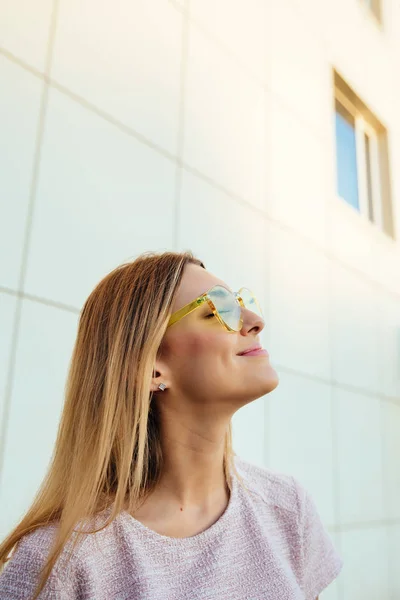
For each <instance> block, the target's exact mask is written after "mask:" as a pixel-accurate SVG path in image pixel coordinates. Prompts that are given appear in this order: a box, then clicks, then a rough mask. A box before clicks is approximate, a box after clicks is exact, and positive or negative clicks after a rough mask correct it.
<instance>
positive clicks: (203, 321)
mask: <svg viewBox="0 0 400 600" xmlns="http://www.w3.org/2000/svg"><path fill="white" fill-rule="evenodd" d="M263 328H264V320H263V317H262V312H261V309H260V306H259V304H258V302H257V299H256V297H255V296H254V295H253V293H252V292H251V291H250V290H248V289H246V288H241V290H240V291H239V292H238V293H236V292H233V291H232V290H231V289H230V287H229V286H228V285H227V284H226V283H225V282H224V281H222V280H220V279H218V277H216V276H214V275H213V274H212V273H210V272H209V271H207V270H206V268H205V266H204V265H203V263H202V262H201V261H199V260H197V259H196V258H195V257H194V256H193V254H192V253H191V252H185V253H175V252H165V253H162V254H156V253H144V254H143V255H141V256H140V257H139V258H137V259H136V260H135V261H134V262H132V263H128V264H124V265H121V266H119V267H118V268H116V269H115V270H114V271H112V272H111V273H110V274H108V275H107V276H106V277H105V278H104V279H103V280H102V281H101V282H100V283H99V284H98V285H97V287H96V288H95V289H94V291H93V292H92V293H91V294H90V296H89V298H88V299H87V301H86V303H85V305H84V307H83V310H82V313H81V316H80V322H79V329H78V334H77V339H76V344H75V348H74V351H73V356H72V361H71V364H70V371H69V376H68V380H67V386H66V398H65V404H64V410H63V414H62V417H61V421H60V426H59V431H58V437H57V440H56V445H55V451H54V454H53V457H52V462H51V465H50V468H49V471H48V474H47V476H46V478H45V480H44V482H43V484H42V486H41V488H40V490H39V493H38V495H37V496H36V498H35V500H34V502H33V504H32V506H31V508H30V509H29V511H28V512H27V513H26V515H25V516H24V518H23V519H22V521H21V522H20V523H19V524H18V526H17V527H16V528H15V529H14V530H13V531H12V532H11V533H10V534H9V536H8V537H7V538H6V539H5V540H4V541H3V543H2V544H1V546H0V566H1V565H5V566H4V568H3V571H2V573H1V574H0V598H1V600H11V599H12V600H22V599H28V598H29V600H36V599H37V598H42V599H49V600H52V599H54V600H56V599H57V600H58V599H59V600H62V599H65V600H72V599H76V600H78V599H79V600H89V599H90V600H93V599H96V600H186V599H190V600H245V599H246V600H251V599H253V600H255V599H257V600H261V599H267V598H268V599H274V600H280V599H281V600H284V599H285V600H286V599H289V598H290V599H293V600H304V599H306V600H315V598H316V597H317V595H318V594H319V593H320V592H321V591H322V590H323V589H324V588H325V587H326V586H327V585H328V584H329V583H330V582H331V581H332V580H333V579H334V578H335V577H336V576H337V575H338V573H339V571H340V570H341V567H342V560H341V558H340V556H339V555H338V554H337V552H336V550H335V548H334V546H333V544H332V541H331V539H330V537H329V535H328V534H327V532H326V531H325V529H324V527H323V525H322V523H321V520H320V518H319V516H318V513H317V510H316V507H315V504H314V502H313V500H312V498H311V496H310V495H309V494H308V493H307V491H306V490H305V489H304V488H303V487H302V485H300V483H299V482H298V481H297V480H296V479H295V478H293V477H291V476H290V475H284V474H282V473H279V472H277V471H274V470H272V469H267V468H261V467H258V466H255V465H253V464H251V463H249V462H246V461H245V460H244V459H241V458H240V457H238V456H237V455H236V454H235V453H234V452H233V450H232V432H231V419H232V416H233V415H234V413H235V412H236V411H237V410H239V409H240V408H241V407H242V406H244V405H246V404H248V403H249V402H252V401H253V400H256V399H257V398H260V397H261V396H263V395H265V394H268V393H269V392H271V391H272V390H274V389H275V388H276V386H277V385H278V376H277V374H276V372H275V371H274V369H273V368H272V367H271V365H270V363H269V358H268V353H267V352H266V351H262V350H256V348H260V342H259V334H260V332H261V331H262V329H263Z"/></svg>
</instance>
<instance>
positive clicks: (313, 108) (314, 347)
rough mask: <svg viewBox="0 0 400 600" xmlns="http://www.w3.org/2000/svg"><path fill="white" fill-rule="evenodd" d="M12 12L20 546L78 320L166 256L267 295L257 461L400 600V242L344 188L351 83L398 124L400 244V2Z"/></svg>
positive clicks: (11, 276) (12, 265) (8, 493)
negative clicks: (269, 374) (301, 497)
mask: <svg viewBox="0 0 400 600" xmlns="http://www.w3.org/2000/svg"><path fill="white" fill-rule="evenodd" d="M383 22H384V27H383V29H382V28H381V27H380V26H379V24H378V23H377V21H376V20H375V19H374V17H373V16H372V15H371V13H370V11H369V10H368V9H367V8H366V7H365V6H364V5H363V4H362V2H361V0H335V1H333V0H264V1H262V0H247V1H246V3H244V2H239V1H238V0H219V1H218V2H216V1H215V0H187V1H185V0H182V1H181V0H171V1H168V0H146V1H145V0H141V1H139V0H135V1H134V2H127V1H126V0H115V1H114V2H110V1H109V0H108V1H106V2H103V3H101V4H99V3H98V2H96V1H95V0H84V1H82V0H58V1H57V0H37V1H36V2H35V3H33V2H28V1H26V0H3V3H2V4H1V7H0V46H1V50H0V73H1V74H0V85H1V93H0V132H1V135H0V171H1V177H0V199H1V203H0V328H1V337H0V392H1V398H0V427H1V429H0V431H1V438H0V461H1V462H0V466H1V471H0V537H1V538H2V537H4V536H5V535H6V533H7V532H8V531H9V530H10V528H11V527H12V526H13V525H14V524H15V523H16V522H17V521H18V519H19V518H20V517H21V516H22V514H23V513H24V511H25V510H26V509H27V508H28V506H29V504H30V502H31V500H32V498H33V495H34V493H35V491H36V490H37V488H38V486H39V484H40V482H41V480H42V477H43V475H44V473H45V471H46V468H47V465H48V461H49V458H50V455H51V452H52V449H53V444H54V441H55V435H56V428H57V424H58V420H59V417H60V413H61V410H62V403H63V392H64V384H65V376H66V372H67V368H68V362H69V359H70V355H71V351H72V346H73V343H74V340H75V335H76V329H77V322H78V316H79V310H80V308H81V307H82V304H83V302H84V300H85V299H86V297H87V296H88V294H89V293H90V291H91V290H92V289H93V287H94V286H95V285H96V283H97V282H98V281H99V280H100V279H101V278H102V277H103V276H104V275H105V274H106V273H107V272H108V271H109V270H111V269H112V268H114V267H115V266H116V265H117V264H119V263H121V262H123V261H125V260H129V259H133V258H135V256H136V255H137V254H139V253H140V252H142V251H145V250H159V251H162V250H169V249H173V250H184V249H187V248H189V249H191V250H192V251H193V252H194V253H195V254H197V255H198V256H199V257H201V259H202V260H203V261H204V262H205V264H206V267H207V268H208V269H209V270H210V271H212V272H213V273H215V274H216V275H218V276H219V277H221V278H223V279H225V281H227V282H228V283H229V285H231V286H232V287H233V289H239V287H241V286H242V285H246V286H248V287H250V288H252V289H254V291H255V292H256V293H257V295H258V296H259V297H260V300H261V303H262V306H263V308H264V312H265V315H266V325H265V328H264V330H263V332H262V334H261V340H262V342H263V345H264V346H265V347H267V348H268V350H269V352H270V356H271V362H272V364H273V365H274V367H275V368H276V370H277V372H278V374H279V377H280V384H279V386H278V388H277V389H276V390H275V391H274V392H273V393H271V394H270V395H269V396H267V397H263V398H260V399H258V400H257V401H255V402H254V403H252V404H251V405H249V406H246V407H244V408H243V409H242V410H241V411H239V413H237V414H236V415H235V416H234V420H233V422H234V446H235V450H236V452H237V453H238V454H240V455H241V456H243V458H245V459H247V460H249V461H251V462H254V463H256V464H259V465H262V466H269V467H271V468H274V469H276V470H281V471H283V472H287V473H290V474H292V475H294V476H296V477H297V478H298V479H299V480H300V481H301V482H302V483H303V484H304V485H305V486H306V487H307V488H308V489H309V491H310V492H311V493H312V495H313V497H314V499H315V501H316V504H317V506H318V509H319V511H320V515H321V518H322V519H323V521H324V523H325V525H326V526H327V528H328V530H329V532H330V534H331V536H332V538H333V540H334V542H335V544H336V545H337V547H338V550H339V552H340V553H341V555H342V556H343V559H344V561H345V567H344V569H343V571H342V574H341V575H340V576H339V578H338V579H337V580H336V581H335V582H334V583H333V584H332V585H331V586H329V588H328V589H327V590H326V592H324V593H323V594H322V595H321V598H322V599H323V600H357V599H360V600H361V599H363V600H366V599H369V598H370V599H374V600H375V599H376V598H378V597H379V598H380V599H382V600H383V599H386V598H390V599H392V600H394V599H395V598H399V597H400V575H399V569H398V565H399V556H400V470H399V457H400V435H399V434H400V245H399V243H398V242H396V241H394V240H392V239H390V238H389V237H388V236H386V235H385V234H384V233H382V232H381V231H379V230H378V229H377V228H376V227H374V225H372V224H371V223H369V222H368V221H367V220H366V219H365V218H364V217H362V216H361V215H360V214H358V213H357V212H356V211H355V210H354V209H353V208H352V207H351V206H349V205H347V204H346V203H345V202H344V201H343V200H342V199H341V198H339V197H338V196H337V194H336V173H335V130H334V90H333V78H332V69H336V70H337V71H338V72H339V73H340V74H341V75H342V76H343V77H344V78H345V79H346V80H347V82H348V83H349V85H351V86H352V87H353V89H354V90H355V91H356V92H357V94H359V95H360V97H362V98H363V101H364V102H366V103H368V105H369V106H370V108H371V110H373V111H374V113H375V114H376V116H377V117H378V118H379V119H380V120H381V121H382V122H383V123H384V124H385V126H386V127H387V129H388V132H389V151H390V160H391V176H392V180H391V185H392V193H393V202H394V207H393V210H394V218H395V229H396V235H397V237H398V236H399V235H400V173H399V170H398V168H397V165H399V160H400V114H399V111H398V106H399V105H400V78H399V77H398V73H399V72H400V41H399V40H400V5H399V3H398V2H396V0H387V1H386V2H384V6H383Z"/></svg>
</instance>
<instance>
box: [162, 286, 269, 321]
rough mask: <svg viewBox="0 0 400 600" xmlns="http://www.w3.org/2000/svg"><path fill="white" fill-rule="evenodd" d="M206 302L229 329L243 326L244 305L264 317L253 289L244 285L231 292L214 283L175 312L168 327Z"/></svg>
mask: <svg viewBox="0 0 400 600" xmlns="http://www.w3.org/2000/svg"><path fill="white" fill-rule="evenodd" d="M204 302H208V304H209V306H210V308H211V310H212V312H213V313H214V315H215V316H216V318H217V319H218V321H219V322H220V323H221V325H222V326H223V327H225V329H226V330H227V331H240V330H241V328H242V326H243V319H242V307H244V308H247V309H248V310H251V311H252V312H254V313H256V314H257V315H258V316H260V317H261V318H262V319H264V315H263V312H262V310H261V307H260V305H259V303H258V300H257V298H256V297H255V295H254V294H253V292H252V291H251V290H249V289H248V288H245V287H242V288H240V290H239V291H238V292H231V291H230V290H228V289H227V288H225V287H224V286H222V285H214V286H213V287H212V288H211V289H210V290H208V292H205V293H204V294H202V295H201V296H199V297H198V298H196V300H193V301H192V302H189V304H186V305H185V306H183V307H182V308H181V309H179V310H177V311H176V312H174V314H173V315H172V316H171V318H170V320H169V321H168V325H167V327H170V326H171V325H173V324H174V323H176V322H177V321H179V320H180V319H182V317H184V316H185V315H188V314H189V313H191V312H192V311H193V310H195V309H196V308H198V307H199V306H201V305H202V304H204Z"/></svg>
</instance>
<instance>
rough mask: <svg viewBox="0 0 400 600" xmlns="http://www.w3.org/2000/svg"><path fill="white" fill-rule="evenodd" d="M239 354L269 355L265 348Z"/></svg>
mask: <svg viewBox="0 0 400 600" xmlns="http://www.w3.org/2000/svg"><path fill="white" fill-rule="evenodd" d="M239 356H269V354H268V352H267V350H264V348H260V349H259V350H252V351H251V352H245V353H244V354H239Z"/></svg>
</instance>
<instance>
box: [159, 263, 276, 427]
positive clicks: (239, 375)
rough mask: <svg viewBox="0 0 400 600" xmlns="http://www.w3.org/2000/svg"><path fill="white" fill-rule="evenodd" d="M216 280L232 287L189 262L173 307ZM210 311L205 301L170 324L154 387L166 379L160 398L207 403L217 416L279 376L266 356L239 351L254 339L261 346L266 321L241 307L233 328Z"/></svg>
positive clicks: (267, 388) (196, 406)
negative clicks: (237, 324)
mask: <svg viewBox="0 0 400 600" xmlns="http://www.w3.org/2000/svg"><path fill="white" fill-rule="evenodd" d="M216 284H220V285H223V286H225V287H228V288H229V286H227V285H226V283H225V282H224V281H222V280H220V279H218V278H217V277H215V276H214V275H212V274H211V273H210V272H209V271H207V270H205V269H203V268H202V267H200V266H198V265H194V264H191V263H189V264H188V265H186V267H185V271H184V274H183V277H182V281H181V284H180V287H179V288H178V291H177V294H176V297H175V300H174V304H173V307H172V312H175V311H176V310H179V309H180V308H182V307H183V306H184V305H185V304H188V303H189V302H191V301H192V300H194V299H195V298H197V297H198V296H200V295H201V294H203V293H204V292H206V291H207V290H209V289H210V288H211V287H212V286H213V285H216ZM243 285H244V284H243ZM229 289H230V288H229ZM255 293H257V292H256V290H255ZM211 314H212V311H211V309H210V306H209V304H208V303H207V302H205V303H204V304H202V305H201V306H200V307H199V308H196V310H194V311H192V312H191V313H189V314H187V315H185V317H183V318H182V319H181V320H180V321H178V322H176V323H174V325H172V326H171V327H169V328H168V329H167V331H166V333H165V336H164V338H163V341H162V344H161V346H160V352H159V357H158V359H157V361H156V377H155V378H154V379H153V386H152V389H153V390H154V391H155V390H157V387H158V385H159V384H160V383H165V384H166V386H167V390H166V392H161V391H159V393H160V394H161V397H163V395H164V394H165V395H166V396H165V400H167V396H168V402H171V403H172V402H175V401H176V402H177V403H178V405H179V409H180V410H183V411H184V410H185V409H186V407H188V408H190V411H193V410H198V411H199V413H200V411H204V405H208V414H210V412H209V411H210V410H212V409H215V415H216V416H217V414H218V415H221V413H223V414H226V416H228V415H230V416H231V415H232V414H234V413H235V412H236V410H238V409H239V408H240V407H241V406H243V405H245V404H248V403H249V402H251V401H253V400H255V399H257V398H260V397H261V396H263V395H264V394H267V393H268V392H271V391H272V390H274V389H275V388H276V386H277V385H278V382H279V379H278V376H277V374H276V372H275V371H274V369H273V368H272V367H271V365H270V362H269V357H268V356H262V355H260V356H239V353H240V352H243V351H244V350H246V349H247V348H249V347H250V346H253V345H254V344H257V343H259V344H260V345H262V344H261V341H260V338H259V334H260V332H261V330H262V329H263V328H264V324H265V323H264V321H263V319H262V318H261V317H260V316H259V315H257V314H256V313H254V312H252V311H250V310H248V309H246V308H242V318H243V325H242V329H241V330H240V331H237V332H236V331H235V332H229V331H227V330H226V329H225V328H224V327H223V326H222V325H221V324H220V323H219V321H218V320H217V318H216V317H215V316H214V315H212V316H209V315H211ZM159 397H160V396H159ZM163 401H164V397H163Z"/></svg>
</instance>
